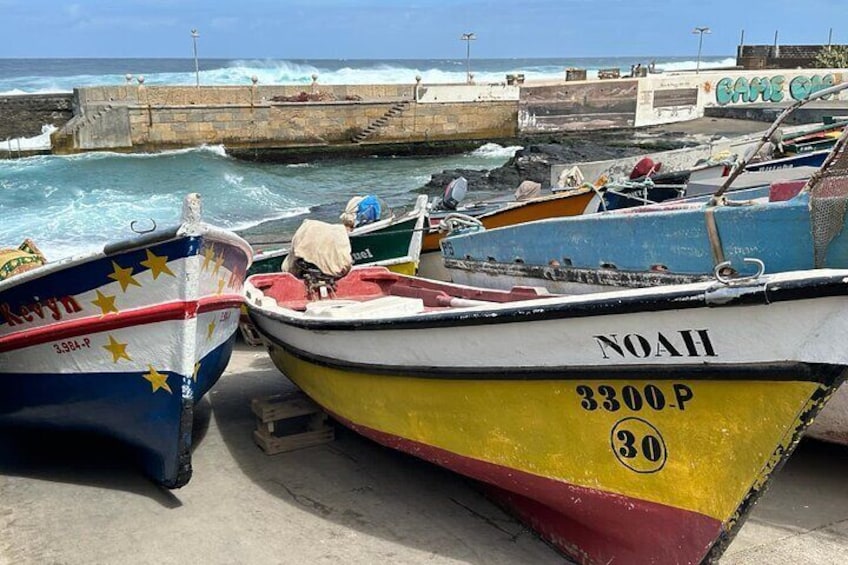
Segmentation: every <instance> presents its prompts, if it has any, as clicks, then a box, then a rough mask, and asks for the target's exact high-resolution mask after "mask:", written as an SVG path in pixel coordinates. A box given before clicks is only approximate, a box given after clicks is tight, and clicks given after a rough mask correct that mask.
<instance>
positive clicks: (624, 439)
mask: <svg viewBox="0 0 848 565" xmlns="http://www.w3.org/2000/svg"><path fill="white" fill-rule="evenodd" d="M610 446H611V447H612V452H613V453H614V454H615V457H616V459H618V461H619V462H620V463H621V464H622V465H624V466H625V467H627V468H628V469H630V470H631V471H636V472H637V473H656V472H657V471H659V470H660V469H662V468H663V466H664V465H665V462H666V459H667V458H668V453H667V451H666V448H665V441H664V440H663V437H662V434H661V433H660V431H659V430H658V429H657V428H655V427H654V426H653V425H652V424H650V423H648V422H646V421H645V420H643V419H642V418H624V419H622V420H619V421H618V422H617V423H616V424H615V425H614V426H613V427H612V432H611V433H610Z"/></svg>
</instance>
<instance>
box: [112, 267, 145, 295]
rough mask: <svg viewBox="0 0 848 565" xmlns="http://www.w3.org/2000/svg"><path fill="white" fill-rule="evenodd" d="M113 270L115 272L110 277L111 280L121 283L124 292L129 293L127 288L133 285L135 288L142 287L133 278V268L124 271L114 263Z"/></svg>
mask: <svg viewBox="0 0 848 565" xmlns="http://www.w3.org/2000/svg"><path fill="white" fill-rule="evenodd" d="M112 268H113V269H114V271H113V272H112V274H111V275H109V278H110V279H113V280H116V281H118V282H119V283H121V290H123V291H124V292H126V291H127V287H128V286H130V285H131V284H132V285H135V286H141V285H140V284H139V282H138V281H137V280H135V279H134V278H133V275H132V272H133V269H132V267H127V268H126V269H124V268H122V267H121V266H120V265H118V264H117V263H115V262H114V261H112Z"/></svg>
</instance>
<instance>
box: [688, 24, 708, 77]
mask: <svg viewBox="0 0 848 565" xmlns="http://www.w3.org/2000/svg"><path fill="white" fill-rule="evenodd" d="M692 33H697V34H698V35H699V37H698V61H697V62H696V63H695V74H698V73H700V72H701V47H703V46H704V34H705V33H712V32H711V31H710V28H708V27H696V28H695V29H693V30H692Z"/></svg>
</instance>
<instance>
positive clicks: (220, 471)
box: [0, 343, 848, 565]
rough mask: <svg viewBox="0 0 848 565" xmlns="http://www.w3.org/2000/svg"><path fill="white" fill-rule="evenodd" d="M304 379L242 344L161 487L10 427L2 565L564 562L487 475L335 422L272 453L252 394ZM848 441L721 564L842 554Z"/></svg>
mask: <svg viewBox="0 0 848 565" xmlns="http://www.w3.org/2000/svg"><path fill="white" fill-rule="evenodd" d="M293 388H294V387H293V385H292V384H291V383H289V382H288V381H287V380H286V379H285V378H284V377H283V376H282V375H281V374H280V373H279V372H278V371H277V370H276V369H275V368H274V367H273V365H272V363H271V361H270V359H269V357H268V355H267V354H266V353H265V351H264V350H263V349H262V348H251V347H248V346H246V345H244V344H243V343H240V344H239V345H238V346H237V348H236V351H235V352H234V355H233V358H232V360H231V362H230V365H229V367H228V369H227V371H226V373H225V374H224V376H223V377H222V378H221V380H220V382H219V383H218V385H216V387H215V388H214V389H213V390H212V392H211V393H210V394H209V395H208V396H207V397H206V398H205V399H204V400H203V401H202V402H201V403H200V404H199V410H198V414H197V416H196V419H195V435H196V444H195V445H196V447H195V450H194V455H193V466H194V476H193V478H192V480H191V482H190V483H189V484H188V485H187V486H186V487H184V488H182V489H180V490H176V491H167V490H164V489H161V488H159V487H157V486H155V485H154V484H153V483H151V482H150V481H149V480H147V479H146V478H145V477H144V475H143V474H142V473H141V472H140V471H139V470H138V469H137V468H135V467H133V466H132V465H130V464H129V463H127V462H126V461H127V457H126V454H127V453H128V452H127V450H126V448H125V447H124V446H121V445H119V444H116V443H112V442H107V441H101V440H94V439H92V438H90V437H84V436H79V435H69V434H54V433H49V432H32V433H18V434H15V435H14V436H12V435H11V434H8V433H5V434H4V435H2V436H0V461H2V463H0V564H4V565H5V564H9V565H11V564H16V565H17V564H30V563H32V564H35V563H66V564H77V563H79V564H83V563H85V564H93V563H122V564H131V563H163V564H167V563H180V564H183V563H194V562H203V563H207V564H213V563H250V564H260V563H263V564H264V563H269V564H270V563H339V562H345V563H363V564H365V563H375V562H380V561H383V562H388V563H410V564H424V563H427V564H443V563H445V564H446V563H479V564H483V563H486V564H497V563H501V564H507V563H509V564H514V563H563V562H565V561H564V559H563V558H562V557H561V556H560V555H559V554H557V553H556V552H555V551H554V550H553V549H551V548H550V547H549V546H548V545H547V544H545V543H544V542H542V541H540V540H539V539H538V538H537V537H536V536H535V535H534V534H533V533H532V532H531V531H529V530H528V529H527V528H526V527H524V526H523V525H521V524H520V523H518V522H517V521H515V520H514V519H512V518H511V517H510V516H508V515H507V514H505V513H503V512H502V511H501V510H500V509H498V508H497V507H495V506H494V505H493V504H491V503H490V502H489V501H488V500H487V499H486V498H484V497H483V496H482V495H481V494H480V492H479V491H478V490H477V488H476V486H475V484H474V483H473V482H471V481H468V480H465V479H463V478H462V477H460V476H458V475H456V474H453V473H450V472H448V471H445V470H443V469H440V468H438V467H435V466H433V465H430V464H428V463H424V462H422V461H419V460H417V459H415V458H412V457H409V456H406V455H403V454H400V453H397V452H395V451H392V450H389V449H386V448H383V447H381V446H379V445H377V444H374V443H372V442H370V441H368V440H365V439H363V438H361V437H359V436H358V435H356V434H354V433H353V432H350V431H348V430H346V429H344V428H341V427H337V431H336V439H335V441H333V442H332V443H327V444H324V445H320V446H316V447H310V448H306V449H302V450H299V451H294V452H291V453H284V454H280V455H274V456H268V455H266V454H265V453H263V452H262V451H261V450H260V449H259V447H257V445H256V444H255V443H254V442H253V439H252V432H253V429H254V427H255V417H254V415H253V413H252V412H251V409H250V401H251V400H252V399H254V398H264V397H267V396H269V395H272V394H278V393H281V392H284V391H287V390H292V389H293ZM846 476H848V449H845V448H843V447H839V446H832V445H828V444H823V443H819V442H815V441H804V442H802V444H801V446H800V448H799V449H798V450H797V451H796V453H795V454H794V455H793V456H792V458H791V459H790V460H789V462H788V463H787V465H786V466H785V467H784V469H782V470H781V471H780V472H779V473H778V474H777V476H776V478H775V480H774V482H773V484H772V486H771V488H770V490H769V491H768V492H767V493H766V494H765V495H764V496H763V497H762V498H761V499H760V501H759V502H758V503H757V505H756V507H755V508H754V510H753V513H752V514H751V516H750V517H749V518H748V521H747V523H746V524H745V525H744V526H743V528H742V529H741V531H740V533H739V535H738V536H737V538H736V539H735V540H734V541H733V543H732V544H731V545H730V547H729V549H728V550H727V552H726V553H725V555H724V557H723V558H722V560H721V563H723V564H755V563H787V564H788V563H793V564H797V563H811V564H812V563H815V564H831V563H832V564H837V563H843V562H844V556H845V555H846V552H848V488H847V487H846V483H845V477H846Z"/></svg>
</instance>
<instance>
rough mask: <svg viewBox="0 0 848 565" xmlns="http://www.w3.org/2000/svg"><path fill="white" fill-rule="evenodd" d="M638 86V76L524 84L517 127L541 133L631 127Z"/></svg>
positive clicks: (527, 131)
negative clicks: (533, 84) (634, 77)
mask: <svg viewBox="0 0 848 565" xmlns="http://www.w3.org/2000/svg"><path fill="white" fill-rule="evenodd" d="M638 88H639V81H638V80H636V79H612V80H602V81H599V80H591V81H573V82H564V83H562V84H553V85H543V86H529V85H527V86H523V87H522V88H521V99H520V102H519V113H518V128H519V130H520V131H521V132H522V133H540V132H548V131H574V130H587V129H609V128H621V127H632V126H633V125H634V117H635V113H636V94H637V91H638Z"/></svg>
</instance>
